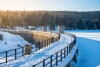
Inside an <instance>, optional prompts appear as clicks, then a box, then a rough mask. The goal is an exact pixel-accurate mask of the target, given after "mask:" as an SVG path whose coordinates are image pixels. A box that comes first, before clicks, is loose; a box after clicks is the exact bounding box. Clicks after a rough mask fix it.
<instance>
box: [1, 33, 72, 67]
mask: <svg viewBox="0 0 100 67" xmlns="http://www.w3.org/2000/svg"><path fill="white" fill-rule="evenodd" d="M72 41H73V38H72V37H71V36H68V35H63V34H62V35H61V38H60V40H59V41H58V42H55V43H52V44H51V45H50V46H48V47H46V48H45V49H42V50H40V51H38V52H36V53H35V54H32V55H27V56H24V57H21V58H19V59H17V60H15V61H11V62H8V63H5V64H1V65H0V66H2V67H31V66H32V65H34V64H36V63H38V62H40V61H42V60H43V59H45V58H47V57H49V56H50V55H52V54H55V53H56V52H58V51H60V50H61V49H63V48H64V47H66V46H67V45H69V44H70V43H71V42H72Z"/></svg>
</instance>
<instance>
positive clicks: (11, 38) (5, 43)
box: [0, 31, 28, 52]
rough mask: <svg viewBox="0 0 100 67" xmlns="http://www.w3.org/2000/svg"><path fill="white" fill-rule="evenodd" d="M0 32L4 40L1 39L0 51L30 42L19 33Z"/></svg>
mask: <svg viewBox="0 0 100 67" xmlns="http://www.w3.org/2000/svg"><path fill="white" fill-rule="evenodd" d="M0 34H2V35H3V40H0V52H3V51H8V50H11V49H15V48H18V44H19V45H21V46H25V45H26V44H28V42H27V41H25V40H24V39H23V38H22V37H21V36H19V35H14V34H10V33H8V32H1V31H0Z"/></svg>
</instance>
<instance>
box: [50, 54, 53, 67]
mask: <svg viewBox="0 0 100 67" xmlns="http://www.w3.org/2000/svg"><path fill="white" fill-rule="evenodd" d="M52 56H53V55H51V57H50V67H52Z"/></svg>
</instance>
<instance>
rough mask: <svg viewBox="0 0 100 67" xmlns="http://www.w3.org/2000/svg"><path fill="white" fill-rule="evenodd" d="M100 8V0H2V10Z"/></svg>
mask: <svg viewBox="0 0 100 67" xmlns="http://www.w3.org/2000/svg"><path fill="white" fill-rule="evenodd" d="M8 9H10V10H59V11H60V10H69V11H96V10H100V0H0V10H8Z"/></svg>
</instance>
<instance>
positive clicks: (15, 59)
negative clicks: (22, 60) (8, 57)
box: [15, 49, 16, 60]
mask: <svg viewBox="0 0 100 67" xmlns="http://www.w3.org/2000/svg"><path fill="white" fill-rule="evenodd" d="M15 60H16V49H15Z"/></svg>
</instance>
